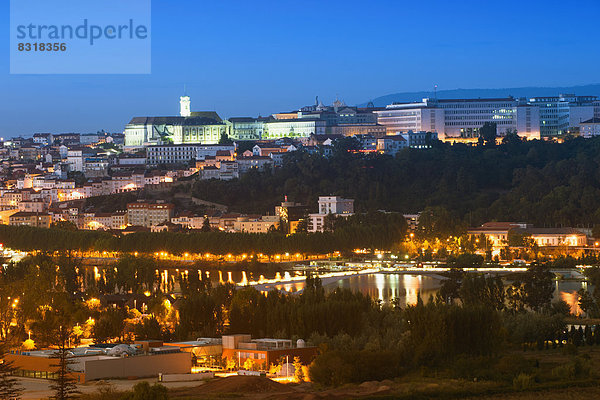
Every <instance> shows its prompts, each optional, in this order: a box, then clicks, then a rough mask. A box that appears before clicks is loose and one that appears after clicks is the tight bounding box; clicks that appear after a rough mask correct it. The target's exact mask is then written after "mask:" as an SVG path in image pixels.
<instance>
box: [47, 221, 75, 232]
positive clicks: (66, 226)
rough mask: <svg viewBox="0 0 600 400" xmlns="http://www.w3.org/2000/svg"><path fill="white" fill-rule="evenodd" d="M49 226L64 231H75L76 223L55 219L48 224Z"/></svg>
mask: <svg viewBox="0 0 600 400" xmlns="http://www.w3.org/2000/svg"><path fill="white" fill-rule="evenodd" d="M50 227H51V228H56V229H62V230H64V231H76V230H77V229H78V228H77V225H75V224H74V223H73V222H71V221H56V222H53V223H52V224H51V225H50Z"/></svg>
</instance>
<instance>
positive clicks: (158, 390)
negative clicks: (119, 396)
mask: <svg viewBox="0 0 600 400" xmlns="http://www.w3.org/2000/svg"><path fill="white" fill-rule="evenodd" d="M168 399H169V391H168V390H167V388H166V387H165V386H163V385H161V384H158V383H155V384H154V385H150V384H149V383H148V382H146V381H142V382H140V383H136V384H135V386H134V387H133V392H132V393H131V394H129V395H128V396H126V397H125V400H168Z"/></svg>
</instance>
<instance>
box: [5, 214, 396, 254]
mask: <svg viewBox="0 0 600 400" xmlns="http://www.w3.org/2000/svg"><path fill="white" fill-rule="evenodd" d="M335 225H336V228H335V231H330V232H323V233H298V234H294V235H285V234H283V233H282V232H279V231H273V232H269V233H265V234H257V233H254V234H253V233H228V232H193V233H172V232H160V233H152V232H136V233H132V234H129V235H120V236H114V235H112V234H109V233H106V232H99V231H85V230H79V231H77V230H66V229H57V228H51V229H41V228H33V227H27V226H9V225H0V242H1V243H3V244H4V245H5V246H6V247H10V248H13V249H20V250H38V251H61V250H81V251H88V250H98V251H121V252H144V253H154V252H161V251H166V252H169V253H172V254H183V253H186V252H189V253H212V254H229V253H231V254H242V253H247V254H258V253H263V254H267V255H270V254H281V253H285V252H289V253H292V254H294V253H302V254H305V253H310V254H324V253H332V252H334V251H342V252H348V251H351V250H353V249H356V248H371V249H376V248H380V249H381V248H383V249H389V248H393V247H394V246H397V245H398V244H399V243H400V242H401V241H402V239H403V238H404V234H405V232H406V222H405V221H404V218H402V216H401V215H398V214H383V213H369V214H367V215H357V216H353V217H349V218H348V220H343V221H341V220H340V221H338V222H336V223H335Z"/></svg>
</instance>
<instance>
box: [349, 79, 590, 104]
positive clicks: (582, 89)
mask: <svg viewBox="0 0 600 400" xmlns="http://www.w3.org/2000/svg"><path fill="white" fill-rule="evenodd" d="M560 93H574V94H576V95H578V96H586V95H587V96H600V84H590V85H583V86H563V87H534V86H531V87H519V88H502V89H451V90H439V89H438V91H437V97H438V99H461V98H479V97H482V98H485V97H507V96H513V97H534V96H557V95H559V94H560ZM425 97H429V98H433V97H434V92H433V90H431V91H421V92H400V93H393V94H388V95H385V96H380V97H376V98H375V99H373V100H372V102H373V104H374V105H375V106H376V107H383V106H386V105H388V104H391V103H394V102H410V101H420V100H421V99H423V98H425ZM366 104H367V102H365V103H364V104H361V105H362V106H364V105H366Z"/></svg>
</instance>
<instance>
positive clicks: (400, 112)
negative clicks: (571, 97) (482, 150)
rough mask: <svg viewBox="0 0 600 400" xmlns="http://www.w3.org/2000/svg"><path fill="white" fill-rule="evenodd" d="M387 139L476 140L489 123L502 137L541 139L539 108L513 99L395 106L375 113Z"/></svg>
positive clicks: (444, 101) (439, 101)
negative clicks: (412, 135) (428, 135)
mask: <svg viewBox="0 0 600 400" xmlns="http://www.w3.org/2000/svg"><path fill="white" fill-rule="evenodd" d="M374 112H375V113H376V114H377V116H378V119H377V122H378V123H379V124H380V125H384V126H385V127H386V129H387V134H388V135H394V134H397V133H400V132H407V131H413V132H418V131H425V132H436V133H437V134H438V136H439V138H440V139H442V140H444V139H446V140H452V139H476V138H478V137H479V129H480V128H481V127H482V126H483V125H484V124H485V123H486V122H493V123H495V124H496V126H497V133H498V135H499V136H504V135H505V134H506V132H509V131H516V132H517V133H518V134H519V136H522V137H526V138H527V139H536V138H539V134H540V129H539V111H538V109H537V107H536V106H533V105H529V104H527V103H526V102H525V101H523V100H517V99H514V98H512V97H508V98H500V99H454V100H446V99H444V100H437V99H423V101H422V102H417V103H394V104H390V105H389V106H387V107H386V108H385V109H383V110H375V111H374Z"/></svg>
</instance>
